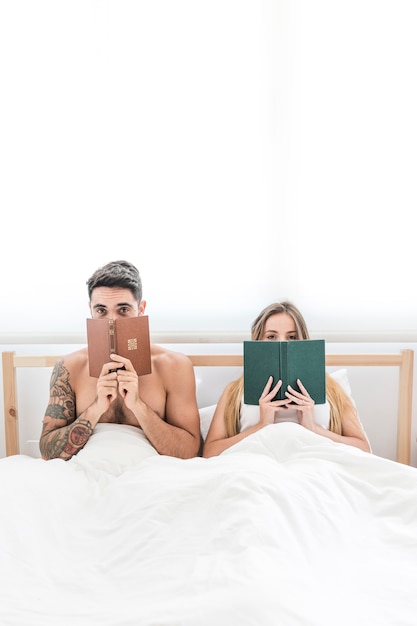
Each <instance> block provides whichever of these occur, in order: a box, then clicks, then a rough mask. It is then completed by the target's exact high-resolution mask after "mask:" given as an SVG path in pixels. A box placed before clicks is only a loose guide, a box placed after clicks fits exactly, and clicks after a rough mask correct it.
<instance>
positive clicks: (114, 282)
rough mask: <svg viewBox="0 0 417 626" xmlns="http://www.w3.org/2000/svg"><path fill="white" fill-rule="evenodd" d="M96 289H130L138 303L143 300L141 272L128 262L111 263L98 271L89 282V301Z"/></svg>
mask: <svg viewBox="0 0 417 626" xmlns="http://www.w3.org/2000/svg"><path fill="white" fill-rule="evenodd" d="M96 287H120V288H122V289H130V291H131V292H132V294H133V296H134V297H135V298H136V300H137V301H138V302H141V300H142V280H141V278H140V274H139V270H138V269H137V268H136V267H135V266H134V265H132V263H129V262H128V261H111V262H110V263H106V265H103V267H100V268H99V269H98V270H96V271H95V272H94V274H93V275H92V276H90V278H89V279H88V280H87V288H88V298H89V300H91V294H92V292H93V289H95V288H96Z"/></svg>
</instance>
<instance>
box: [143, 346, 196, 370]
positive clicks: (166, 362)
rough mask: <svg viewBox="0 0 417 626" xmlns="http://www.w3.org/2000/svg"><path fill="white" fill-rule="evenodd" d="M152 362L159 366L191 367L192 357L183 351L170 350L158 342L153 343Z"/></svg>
mask: <svg viewBox="0 0 417 626" xmlns="http://www.w3.org/2000/svg"><path fill="white" fill-rule="evenodd" d="M151 357H152V363H154V364H155V366H157V367H164V368H165V367H190V368H192V366H193V365H192V363H191V359H190V358H189V357H188V356H187V355H186V354H184V353H183V352H177V351H175V350H168V349H167V348H163V347H162V346H159V345H157V344H152V345H151Z"/></svg>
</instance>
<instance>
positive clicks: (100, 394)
mask: <svg viewBox="0 0 417 626" xmlns="http://www.w3.org/2000/svg"><path fill="white" fill-rule="evenodd" d="M87 286H88V296H89V307H90V311H91V315H92V317H93V318H100V319H117V318H122V317H134V316H138V315H143V314H144V312H145V307H146V302H145V301H144V300H142V283H141V279H140V275H139V272H138V270H137V269H136V267H135V266H134V265H132V264H131V263H128V262H127V261H115V262H111V263H108V264H106V265H105V266H103V267H101V268H99V269H98V270H97V271H96V272H94V274H93V275H92V276H91V278H89V280H88V281H87ZM111 359H112V361H111V362H110V363H106V364H105V365H103V368H102V370H101V373H100V376H99V378H98V379H97V378H91V377H90V375H89V366H88V349H87V347H85V348H82V349H81V350H77V351H76V352H72V353H71V354H68V355H67V356H65V357H64V358H63V359H62V360H60V361H59V362H58V363H56V364H55V367H54V369H53V372H52V376H51V383H50V397H49V404H48V407H47V409H46V412H45V417H44V419H43V428H42V433H41V438H40V441H39V447H40V451H41V454H42V458H44V459H55V458H61V459H64V460H68V459H70V458H71V457H72V456H73V455H74V454H77V452H78V451H79V450H81V448H83V447H84V446H85V444H86V443H87V442H88V440H89V438H90V437H91V435H92V434H93V432H94V427H95V426H96V424H97V423H98V422H111V423H118V424H120V423H121V424H129V425H131V426H136V427H137V428H141V429H142V431H143V432H144V434H145V435H146V437H147V438H148V440H149V441H150V443H151V444H152V445H153V447H154V448H155V449H156V450H157V452H159V453H160V454H164V455H169V456H175V457H179V458H183V459H186V458H191V457H194V456H196V455H197V453H198V450H199V446H200V423H199V415H198V408H197V401H196V387H195V377H194V370H193V366H192V363H191V361H190V359H189V358H188V357H187V356H185V355H184V354H181V353H179V352H173V351H171V350H166V349H163V348H161V347H159V346H157V345H155V344H151V361H152V373H151V374H148V375H145V376H141V377H138V375H137V374H136V372H135V370H134V369H133V366H132V364H131V362H130V361H129V359H125V358H123V357H121V356H118V355H112V356H111ZM122 368H123V369H122Z"/></svg>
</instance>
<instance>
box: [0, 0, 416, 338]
mask: <svg viewBox="0 0 417 626" xmlns="http://www.w3.org/2000/svg"><path fill="white" fill-rule="evenodd" d="M416 26H417V5H416V4H415V2H413V1H407V0H353V1H352V0H349V2H348V1H347V0H346V1H344V0H343V1H339V2H333V1H332V0H327V1H326V0H315V2H310V1H307V0H305V1H302V0H282V1H280V0H275V1H274V0H210V2H209V1H208V0H207V1H206V0H200V1H199V2H195V1H193V0H176V1H175V2H172V0H153V1H152V2H149V1H148V0H143V1H141V0H134V1H133V0H132V1H124V2H120V1H119V0H108V1H106V2H103V1H102V0H60V1H59V2H56V0H35V1H33V0H14V1H13V2H11V1H7V0H6V1H3V2H1V3H0V58H1V65H0V84H1V92H2V97H1V98H0V124H1V137H2V140H1V142H0V167H1V172H2V184H1V185H0V194H1V195H0V202H1V207H2V215H3V216H4V219H5V223H6V224H7V228H4V230H3V234H2V237H1V246H0V263H1V267H2V294H3V296H2V297H3V298H4V304H3V306H2V307H1V310H0V332H6V331H17V332H21V331H25V330H27V329H29V330H30V331H40V330H48V331H62V332H67V331H80V330H82V331H83V330H84V324H85V317H86V315H87V307H86V290H85V281H86V279H87V278H88V277H89V276H90V274H91V273H92V272H93V271H94V270H95V269H96V268H97V267H98V266H99V265H100V264H102V263H104V262H107V261H109V260H112V259H116V258H128V259H129V260H131V261H133V262H135V263H136V264H137V265H138V266H139V268H140V269H141V271H142V274H143V280H144V286H145V297H146V298H147V300H148V312H149V314H150V315H151V317H152V325H153V328H154V330H176V329H180V328H193V329H201V328H204V329H216V330H217V329H220V330H227V329H233V330H234V329H236V328H237V329H239V330H240V329H243V330H246V329H247V328H248V326H249V324H250V321H251V320H252V319H253V317H254V316H255V314H256V313H257V312H258V310H259V309H260V308H261V307H263V306H264V305H265V304H267V303H268V302H269V301H271V300H273V299H282V298H291V299H293V300H294V301H295V302H296V303H297V304H298V305H299V306H300V308H301V309H302V310H303V311H304V312H305V315H306V318H307V320H308V322H309V324H310V327H311V328H313V329H315V330H317V329H325V330H332V329H336V330H346V329H355V330H365V331H366V330H375V329H382V330H386V329H388V330H397V329H398V328H400V329H406V330H415V329H416V322H415V320H416V314H417V292H416V290H415V289H414V288H413V287H412V286H413V284H414V266H415V263H414V232H413V229H412V228H410V225H409V220H410V217H411V216H412V214H413V211H414V209H415V207H416V199H417V198H416V194H417V191H416V186H415V182H414V178H415V171H416V165H417V163H416V159H417V157H416V152H415V145H416V143H417V128H416V124H417V123H416V116H415V110H417V101H416V100H417V94H416V82H415V80H414V78H413V77H414V59H415V58H416V54H417V39H416V38H415V32H416ZM6 218H7V220H6ZM16 252H17V254H16Z"/></svg>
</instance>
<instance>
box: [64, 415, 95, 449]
mask: <svg viewBox="0 0 417 626" xmlns="http://www.w3.org/2000/svg"><path fill="white" fill-rule="evenodd" d="M92 433H93V428H92V426H91V422H90V421H89V420H84V419H80V420H79V421H78V422H77V423H76V424H73V425H72V426H71V427H70V428H69V430H68V441H67V443H66V445H65V447H64V452H65V453H66V454H71V455H73V454H76V453H77V452H78V450H80V449H81V448H83V447H84V445H85V444H86V443H87V441H88V440H89V439H90V437H91V435H92Z"/></svg>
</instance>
